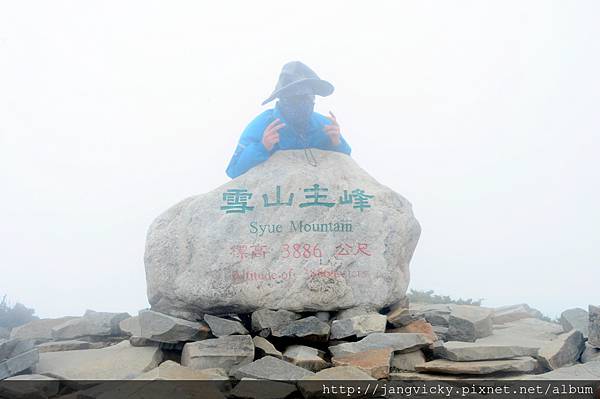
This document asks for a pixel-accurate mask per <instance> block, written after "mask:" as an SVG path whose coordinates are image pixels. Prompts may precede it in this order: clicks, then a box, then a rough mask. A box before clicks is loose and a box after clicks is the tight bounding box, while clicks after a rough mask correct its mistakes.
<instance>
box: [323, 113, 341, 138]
mask: <svg viewBox="0 0 600 399" xmlns="http://www.w3.org/2000/svg"><path fill="white" fill-rule="evenodd" d="M329 115H331V116H326V118H327V119H329V120H330V121H331V125H326V126H325V127H324V128H323V130H324V131H325V134H326V135H327V136H329V139H330V140H331V144H333V145H339V144H340V142H341V136H340V125H339V124H338V122H337V119H336V118H335V115H334V114H333V112H331V111H329Z"/></svg>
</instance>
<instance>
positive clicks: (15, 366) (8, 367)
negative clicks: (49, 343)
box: [0, 349, 39, 380]
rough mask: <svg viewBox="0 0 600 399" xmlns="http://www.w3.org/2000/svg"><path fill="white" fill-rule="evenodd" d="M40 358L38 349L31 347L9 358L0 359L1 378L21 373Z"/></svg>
mask: <svg viewBox="0 0 600 399" xmlns="http://www.w3.org/2000/svg"><path fill="white" fill-rule="evenodd" d="M38 360H39V353H38V350H37V349H31V350H29V351H27V352H21V353H19V354H17V355H15V356H13V357H11V358H9V359H6V360H4V361H0V380H3V379H5V378H8V377H12V376H13V375H15V374H17V373H20V372H21V371H24V370H27V369H29V368H31V367H33V366H34V365H35V364H36V363H37V362H38Z"/></svg>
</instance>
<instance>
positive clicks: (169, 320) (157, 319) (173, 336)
mask: <svg viewBox="0 0 600 399" xmlns="http://www.w3.org/2000/svg"><path fill="white" fill-rule="evenodd" d="M139 321H140V328H141V337H143V338H148V339H150V340H152V341H158V342H165V343H177V342H180V341H181V342H185V341H198V340H202V339H206V338H208V336H209V334H210V328H209V327H208V325H207V324H206V323H204V322H194V321H189V320H185V319H180V318H177V317H173V316H169V315H166V314H164V313H159V312H155V311H152V310H142V311H140V312H139Z"/></svg>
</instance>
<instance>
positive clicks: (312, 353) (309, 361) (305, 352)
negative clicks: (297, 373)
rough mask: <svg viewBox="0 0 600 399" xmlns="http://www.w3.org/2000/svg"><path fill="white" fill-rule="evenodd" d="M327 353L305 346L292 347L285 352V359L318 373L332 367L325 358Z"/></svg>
mask: <svg viewBox="0 0 600 399" xmlns="http://www.w3.org/2000/svg"><path fill="white" fill-rule="evenodd" d="M324 356H325V352H323V351H322V350H320V349H317V348H312V347H310V346H305V345H290V346H288V347H287V348H285V351H284V352H283V359H284V360H286V361H288V362H290V363H292V364H294V365H296V366H300V367H302V368H305V369H307V370H310V371H314V372H317V371H319V370H323V369H324V368H327V367H329V366H330V364H329V363H327V362H326V361H325V360H324V359H323V358H324Z"/></svg>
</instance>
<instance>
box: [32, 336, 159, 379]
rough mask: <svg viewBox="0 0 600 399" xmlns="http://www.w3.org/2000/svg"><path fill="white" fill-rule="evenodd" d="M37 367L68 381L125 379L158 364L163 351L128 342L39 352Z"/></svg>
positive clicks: (38, 370)
mask: <svg viewBox="0 0 600 399" xmlns="http://www.w3.org/2000/svg"><path fill="white" fill-rule="evenodd" d="M39 356H40V361H39V363H38V364H37V366H36V367H35V372H36V373H38V374H49V375H54V376H59V377H61V378H63V379H68V380H123V379H131V378H135V377H137V376H138V375H140V374H142V373H144V372H146V371H149V370H151V369H153V368H155V367H157V366H158V364H159V363H160V362H161V361H162V357H163V355H162V352H161V350H160V349H159V348H158V347H150V346H147V347H134V346H131V345H130V344H129V341H123V342H121V343H119V344H117V345H113V346H109V347H106V348H102V349H85V350H73V351H63V352H46V353H40V355H39Z"/></svg>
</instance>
